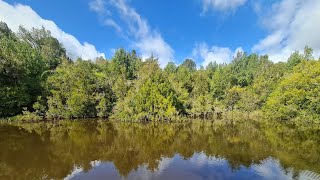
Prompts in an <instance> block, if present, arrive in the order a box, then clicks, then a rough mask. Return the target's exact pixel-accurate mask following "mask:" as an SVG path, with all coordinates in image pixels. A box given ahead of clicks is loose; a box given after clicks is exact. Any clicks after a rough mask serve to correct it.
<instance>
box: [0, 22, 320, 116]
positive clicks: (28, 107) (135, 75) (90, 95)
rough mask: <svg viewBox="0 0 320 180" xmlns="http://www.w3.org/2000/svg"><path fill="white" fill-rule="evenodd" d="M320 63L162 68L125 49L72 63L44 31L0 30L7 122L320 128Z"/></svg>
mask: <svg viewBox="0 0 320 180" xmlns="http://www.w3.org/2000/svg"><path fill="white" fill-rule="evenodd" d="M319 84H320V61H319V60H315V58H314V57H313V50H312V49H311V48H309V47H307V46H306V47H305V50H304V52H298V51H296V52H294V53H292V55H291V56H290V57H289V59H288V60H287V62H279V63H273V62H272V61H270V60H269V59H268V55H264V56H259V55H257V54H246V53H241V52H239V53H238V54H237V55H236V56H235V57H234V58H233V60H232V62H231V63H229V64H217V63H214V62H212V63H210V64H209V65H208V66H207V67H200V68H197V66H196V63H195V62H194V61H193V60H192V59H186V60H184V61H183V62H182V63H181V64H180V65H176V64H175V63H173V62H170V63H168V64H167V66H166V67H165V68H163V69H162V68H160V67H159V64H158V61H157V58H156V57H153V56H151V57H150V58H148V59H146V60H142V59H141V58H140V57H139V56H138V55H137V53H136V52H135V51H132V52H128V51H125V50H124V49H118V50H117V51H116V52H115V54H114V56H113V57H112V58H111V59H109V60H107V59H104V58H97V59H95V60H83V59H77V60H75V61H72V60H71V59H69V58H68V56H67V52H66V50H65V49H64V48H63V45H62V44H61V43H60V42H59V41H58V40H57V39H55V38H53V37H52V36H51V34H50V32H49V31H47V30H45V29H44V28H43V29H31V30H28V29H25V28H23V27H20V29H19V31H18V32H17V33H14V32H12V31H11V30H10V28H8V26H7V25H6V24H5V23H3V22H1V23H0V118H4V119H5V118H12V119H21V120H23V119H25V120H41V119H69V118H88V117H102V118H112V119H117V120H123V121H141V120H143V121H162V120H175V119H178V118H183V117H188V118H205V119H215V118H218V119H221V118H224V117H225V115H226V114H230V113H232V114H233V113H242V114H245V115H248V117H250V115H252V114H263V117H265V118H268V119H276V120H298V121H300V122H319V119H320V85H319Z"/></svg>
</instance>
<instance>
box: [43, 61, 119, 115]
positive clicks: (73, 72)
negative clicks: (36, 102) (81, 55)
mask: <svg viewBox="0 0 320 180" xmlns="http://www.w3.org/2000/svg"><path fill="white" fill-rule="evenodd" d="M107 82H108V80H107V77H106V76H104V75H103V74H102V73H101V70H100V69H99V68H98V66H96V65H95V64H93V63H91V62H89V61H83V60H80V59H79V60H77V61H76V62H75V63H64V64H62V65H61V66H59V67H58V68H57V69H56V71H55V72H54V73H53V75H52V76H50V77H49V78H48V88H49V91H50V95H49V96H48V112H47V116H48V117H50V118H83V117H96V116H100V117H107V116H109V115H110V113H111V110H112V107H113V105H114V102H115V96H114V93H113V91H112V89H111V87H110V85H109V84H108V83H107Z"/></svg>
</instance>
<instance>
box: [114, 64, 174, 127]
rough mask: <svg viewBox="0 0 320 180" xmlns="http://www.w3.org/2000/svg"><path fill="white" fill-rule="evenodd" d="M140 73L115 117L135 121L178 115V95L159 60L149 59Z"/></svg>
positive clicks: (120, 104) (117, 107)
mask: <svg viewBox="0 0 320 180" xmlns="http://www.w3.org/2000/svg"><path fill="white" fill-rule="evenodd" d="M139 74H140V75H139V78H138V80H137V81H136V82H135V83H136V86H135V88H133V89H131V90H130V91H129V92H128V95H127V97H125V99H124V100H123V101H120V102H119V103H118V104H117V106H116V108H115V115H114V118H117V119H119V120H133V121H137V120H169V119H171V118H172V117H173V116H174V115H177V113H178V112H179V109H178V102H177V95H176V93H175V91H174V90H173V88H172V86H171V84H170V82H169V81H168V80H167V79H166V78H165V77H164V75H163V73H162V72H161V69H160V68H159V66H158V64H157V61H154V59H152V58H151V59H149V60H147V61H146V62H145V63H144V65H143V67H142V68H141V71H140V73H139ZM142 74H143V75H142ZM145 74H147V76H145Z"/></svg>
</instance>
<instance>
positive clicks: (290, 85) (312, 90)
mask: <svg viewBox="0 0 320 180" xmlns="http://www.w3.org/2000/svg"><path fill="white" fill-rule="evenodd" d="M319 84H320V62H319V61H313V60H311V61H306V60H304V61H302V62H301V63H300V64H299V65H298V66H296V67H295V68H294V69H293V72H292V73H290V74H288V75H286V76H285V77H284V78H283V80H282V81H281V82H280V83H279V85H278V86H277V88H276V89H275V91H274V92H273V93H272V94H271V95H270V97H269V99H268V101H267V103H266V106H265V111H266V113H267V114H268V115H269V117H270V118H276V119H284V120H289V119H293V118H297V117H300V118H302V119H303V120H305V121H307V120H308V119H319V118H320V97H319V92H320V88H319V87H320V86H319Z"/></svg>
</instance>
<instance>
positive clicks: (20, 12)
mask: <svg viewBox="0 0 320 180" xmlns="http://www.w3.org/2000/svg"><path fill="white" fill-rule="evenodd" d="M0 12H1V13H0V21H3V22H6V23H7V25H8V26H9V28H10V29H12V31H14V32H17V31H18V29H19V26H20V25H22V26H24V27H25V28H27V29H31V28H32V27H34V28H42V26H43V27H44V28H46V29H47V30H50V31H51V34H52V36H53V37H55V38H57V39H58V40H59V41H60V42H61V43H62V44H63V45H64V47H65V48H66V50H67V54H68V56H69V57H70V58H71V59H76V58H78V57H81V58H83V59H95V58H96V57H100V56H102V57H104V56H105V55H104V54H103V53H100V52H98V51H97V50H96V48H95V46H93V45H92V44H89V43H87V42H84V43H83V44H81V43H80V42H79V41H78V40H77V39H76V38H75V37H74V36H72V35H70V34H68V33H66V32H64V31H63V30H61V29H60V28H59V27H58V26H57V25H56V24H55V23H54V22H53V21H50V20H46V19H42V18H41V17H40V16H39V15H38V14H37V13H36V12H35V11H33V10H32V8H31V7H29V6H25V5H21V4H15V5H10V4H8V3H6V2H4V1H2V0H0Z"/></svg>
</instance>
